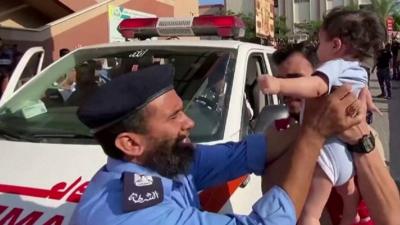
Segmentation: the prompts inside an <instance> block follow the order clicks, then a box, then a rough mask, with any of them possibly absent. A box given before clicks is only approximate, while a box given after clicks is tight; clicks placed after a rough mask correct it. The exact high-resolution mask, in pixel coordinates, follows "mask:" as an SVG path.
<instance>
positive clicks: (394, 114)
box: [370, 73, 400, 181]
mask: <svg viewBox="0 0 400 225" xmlns="http://www.w3.org/2000/svg"><path fill="white" fill-rule="evenodd" d="M370 90H371V93H372V96H376V95H379V94H380V92H381V91H380V88H379V83H378V79H377V77H376V74H375V73H374V74H372V75H371V80H370ZM374 102H375V104H376V105H377V107H378V108H379V109H380V110H381V111H382V113H383V116H379V115H378V114H376V113H375V114H374V121H373V123H372V127H374V128H375V130H377V131H378V133H379V136H380V138H381V140H382V144H383V148H384V150H385V152H384V153H385V159H386V161H388V162H389V165H390V170H391V173H392V176H393V177H394V178H395V179H396V180H397V181H400V81H392V99H391V100H386V99H383V98H374Z"/></svg>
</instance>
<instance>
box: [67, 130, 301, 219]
mask: <svg viewBox="0 0 400 225" xmlns="http://www.w3.org/2000/svg"><path fill="white" fill-rule="evenodd" d="M265 150H266V143H265V137H264V136H262V135H251V136H249V137H247V138H246V139H244V140H243V141H241V142H237V143H234V142H228V143H225V144H218V145H212V146H207V145H197V146H196V151H195V159H194V162H193V165H192V168H191V170H190V172H189V173H188V174H181V175H178V176H177V177H175V178H173V179H169V178H165V177H162V176H161V175H159V174H157V173H156V172H154V171H152V170H149V169H148V168H145V167H142V166H140V165H137V164H134V163H130V162H126V161H121V160H116V159H112V158H109V159H108V161H107V164H106V165H105V166H104V167H103V168H101V169H100V170H99V171H98V172H97V173H96V175H95V176H94V177H93V179H92V180H91V182H90V185H89V187H88V189H87V190H86V191H85V193H84V195H83V197H82V199H81V201H80V203H79V204H78V206H77V207H76V209H75V211H74V214H73V216H72V218H71V222H70V224H71V225H86V224H96V225H103V224H104V225H109V224H120V225H125V224H126V225H128V224H129V225H132V224H141V225H156V224H162V225H186V224H187V225H189V224H190V225H197V224H199V225H200V224H204V225H213V224H216V225H222V224H232V225H233V224H243V225H247V224H249V225H250V224H279V225H285V224H296V215H295V208H294V205H293V203H292V201H291V199H290V198H289V196H288V194H287V193H286V192H285V191H284V190H283V189H281V188H280V187H278V186H274V187H273V188H272V189H271V190H270V191H269V192H267V193H266V194H264V196H263V197H261V198H260V199H259V200H258V201H257V202H256V203H255V204H254V205H253V210H252V212H251V213H250V214H249V215H224V214H218V213H211V212H206V211H202V210H201V209H200V202H199V198H198V192H199V191H201V190H202V189H204V188H207V187H211V186H214V185H216V184H221V183H224V182H227V181H229V180H232V179H234V178H237V177H239V176H242V175H245V174H248V173H255V174H258V175H260V174H262V172H263V170H264V167H265V159H266V151H265ZM127 172H130V173H132V174H140V175H143V176H145V177H148V178H150V179H154V180H155V179H159V180H161V183H162V185H161V186H162V190H161V192H162V193H163V196H161V194H159V193H157V195H153V196H151V197H150V198H149V199H157V198H160V197H162V201H160V202H159V203H156V204H154V205H152V206H149V207H142V208H141V209H137V210H132V211H129V212H126V211H124V209H123V202H124V194H123V192H124V182H123V181H122V177H123V174H126V173H127ZM135 176H136V175H135ZM141 182H142V183H143V181H141ZM139 186H143V185H139ZM157 188H160V187H157ZM125 200H126V199H125ZM135 200H137V201H136V202H142V203H143V204H144V203H146V201H147V200H144V199H143V198H142V199H140V200H141V201H138V200H139V199H138V198H136V199H135ZM149 201H150V200H149ZM140 204H141V203H138V204H137V205H136V206H139V207H140Z"/></svg>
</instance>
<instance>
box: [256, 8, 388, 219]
mask: <svg viewBox="0 0 400 225" xmlns="http://www.w3.org/2000/svg"><path fill="white" fill-rule="evenodd" d="M379 21H380V20H379V19H378V18H377V17H376V16H375V15H374V14H373V13H372V12H365V11H359V10H349V9H345V8H334V9H332V10H331V11H330V12H329V14H328V15H327V16H326V17H325V18H324V21H323V24H322V27H321V29H320V31H319V46H318V51H317V54H318V58H319V60H320V63H321V66H320V67H318V68H317V69H316V71H315V72H314V73H313V76H310V77H301V78H291V79H280V78H275V77H272V76H262V78H260V80H259V82H260V86H261V89H262V90H263V92H264V93H269V94H282V95H284V96H292V97H299V98H314V97H318V96H321V95H325V94H327V93H330V92H331V90H332V87H334V86H339V85H342V84H344V83H346V84H350V85H352V88H353V92H354V93H355V94H357V95H358V94H359V92H360V90H361V89H362V88H363V87H365V86H367V82H368V75H367V72H366V71H365V70H364V69H363V68H362V67H361V65H360V61H362V60H363V59H364V58H365V57H368V56H370V55H369V52H370V51H371V50H374V51H377V50H378V48H379V45H380V43H382V41H383V40H384V39H385V37H386V33H385V30H384V26H383V24H381V23H380V22H379ZM367 104H368V106H369V109H372V110H374V111H378V112H379V110H378V109H377V108H376V107H375V105H374V104H373V103H372V98H371V96H370V97H369V100H368V103H367ZM332 187H335V188H336V189H337V191H338V193H339V194H340V195H341V197H342V199H343V203H344V204H343V205H344V206H343V217H342V220H341V223H340V225H351V224H353V223H355V222H358V221H359V217H358V215H357V211H356V209H357V205H358V203H359V194H358V191H357V189H356V186H355V184H354V166H353V163H352V158H351V154H350V152H348V151H347V149H346V144H345V143H343V142H342V141H340V140H339V139H338V138H331V139H329V140H328V141H327V143H325V145H324V148H323V151H322V152H321V155H320V157H319V159H318V166H317V167H316V170H315V173H314V177H313V182H312V184H311V189H310V193H309V196H308V198H307V201H306V204H305V206H304V209H303V212H302V215H301V216H300V218H299V222H298V224H300V225H302V224H304V225H313V224H319V218H320V217H321V214H322V211H323V208H324V206H325V204H326V202H327V200H328V197H329V194H330V192H331V189H332Z"/></svg>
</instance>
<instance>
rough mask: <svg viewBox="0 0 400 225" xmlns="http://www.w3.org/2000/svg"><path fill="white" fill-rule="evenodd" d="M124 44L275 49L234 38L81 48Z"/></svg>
mask: <svg viewBox="0 0 400 225" xmlns="http://www.w3.org/2000/svg"><path fill="white" fill-rule="evenodd" d="M123 46H180V47H194V46H195V47H207V48H229V49H238V48H239V47H240V46H244V47H247V48H258V49H260V48H263V49H269V50H273V47H270V46H263V45H259V44H253V43H247V42H241V41H232V40H144V41H136V40H135V41H127V42H114V43H106V44H99V45H91V46H85V47H82V48H79V49H82V50H83V49H92V48H110V47H123Z"/></svg>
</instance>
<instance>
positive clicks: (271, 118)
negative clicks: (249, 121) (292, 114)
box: [254, 105, 289, 133]
mask: <svg viewBox="0 0 400 225" xmlns="http://www.w3.org/2000/svg"><path fill="white" fill-rule="evenodd" d="M288 117H289V111H288V109H287V107H286V106H284V105H269V106H265V107H264V108H263V109H262V110H261V112H260V114H259V115H258V117H257V118H256V122H255V126H254V132H255V133H264V132H265V131H266V130H267V128H268V127H269V126H270V125H271V124H272V123H273V122H275V120H281V119H286V118H288Z"/></svg>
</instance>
